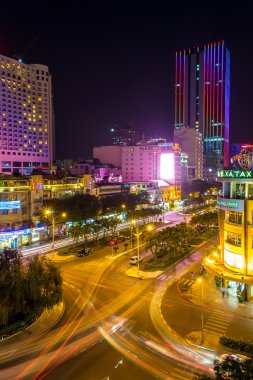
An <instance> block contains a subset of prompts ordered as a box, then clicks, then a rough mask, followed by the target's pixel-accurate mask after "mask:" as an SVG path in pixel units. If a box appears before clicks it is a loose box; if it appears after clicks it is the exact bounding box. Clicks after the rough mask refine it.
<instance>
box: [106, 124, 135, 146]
mask: <svg viewBox="0 0 253 380" xmlns="http://www.w3.org/2000/svg"><path fill="white" fill-rule="evenodd" d="M111 137H112V145H136V144H137V143H138V142H139V141H140V140H141V139H142V134H141V132H140V130H139V129H137V128H135V127H134V126H133V125H132V124H129V125H127V126H126V127H125V128H117V127H115V128H112V129H111Z"/></svg>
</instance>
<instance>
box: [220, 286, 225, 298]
mask: <svg viewBox="0 0 253 380" xmlns="http://www.w3.org/2000/svg"><path fill="white" fill-rule="evenodd" d="M225 291H226V289H225V288H224V287H223V286H222V288H221V293H222V297H223V298H224V295H225Z"/></svg>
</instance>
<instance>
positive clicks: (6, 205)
mask: <svg viewBox="0 0 253 380" xmlns="http://www.w3.org/2000/svg"><path fill="white" fill-rule="evenodd" d="M17 208H20V201H4V202H0V210H14V209H17Z"/></svg>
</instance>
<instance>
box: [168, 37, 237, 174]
mask: <svg viewBox="0 0 253 380" xmlns="http://www.w3.org/2000/svg"><path fill="white" fill-rule="evenodd" d="M229 109H230V53H229V50H228V48H227V47H226V45H225V44H224V41H218V42H214V43H210V44H207V45H205V46H204V47H195V48H193V49H189V50H182V51H179V52H176V78H175V124H174V129H175V130H180V129H181V128H183V127H189V128H194V129H195V130H196V131H197V132H200V133H201V134H202V137H203V148H204V177H205V178H207V179H208V176H210V178H211V177H212V176H215V175H216V170H217V169H220V168H223V167H227V166H228V164H229Z"/></svg>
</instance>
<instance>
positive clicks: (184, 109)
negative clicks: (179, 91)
mask: <svg viewBox="0 0 253 380" xmlns="http://www.w3.org/2000/svg"><path fill="white" fill-rule="evenodd" d="M183 64H184V84H183V89H184V90H183V104H184V105H183V127H185V125H186V123H185V115H186V55H185V50H184V61H183Z"/></svg>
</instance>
